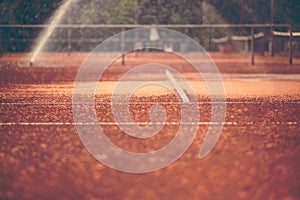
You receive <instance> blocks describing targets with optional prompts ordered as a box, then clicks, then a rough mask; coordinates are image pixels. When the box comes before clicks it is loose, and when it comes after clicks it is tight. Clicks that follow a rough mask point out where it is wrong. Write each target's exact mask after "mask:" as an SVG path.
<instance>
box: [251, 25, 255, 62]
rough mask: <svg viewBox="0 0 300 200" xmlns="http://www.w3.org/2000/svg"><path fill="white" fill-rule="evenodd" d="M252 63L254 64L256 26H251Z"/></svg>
mask: <svg viewBox="0 0 300 200" xmlns="http://www.w3.org/2000/svg"><path fill="white" fill-rule="evenodd" d="M251 65H254V28H253V27H251Z"/></svg>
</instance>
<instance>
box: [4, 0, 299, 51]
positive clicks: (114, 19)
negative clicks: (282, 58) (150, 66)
mask: <svg viewBox="0 0 300 200" xmlns="http://www.w3.org/2000/svg"><path fill="white" fill-rule="evenodd" d="M63 2H64V1H62V0H33V1H25V0H14V1H13V2H12V1H9V0H2V1H0V24H1V25H11V24H21V25H28V24H30V25H31V24H49V23H51V19H52V18H53V16H54V15H55V11H56V10H57V9H58V8H59V7H60V6H61V5H62V4H63ZM299 11H300V2H299V1H298V0H243V1H239V0H230V1H223V0H210V1H207V0H197V1H194V0H126V1H121V0H113V1H111V0H73V1H71V5H70V6H69V7H68V8H67V9H65V10H64V13H63V17H62V19H61V20H60V22H59V23H61V24H224V23H225V24H253V23H256V24H265V23H268V24H273V23H274V24H289V25H291V27H292V29H293V31H300V23H299V22H300V15H299ZM42 29H43V28H41V27H38V28H37V27H24V28H22V27H18V28H8V27H1V28H0V51H1V53H5V52H30V51H32V49H33V46H34V45H35V39H36V38H37V37H38V35H39V33H40V32H41V31H42ZM120 31H121V30H117V29H103V28H102V29H92V28H70V29H67V28H63V29H60V28H59V29H56V30H55V31H54V33H53V34H52V35H51V42H50V43H51V44H52V45H47V49H46V50H51V51H90V50H91V49H93V48H94V47H95V46H96V45H97V44H98V43H99V42H101V41H103V40H104V39H106V38H107V37H109V36H111V35H112V34H114V33H117V32H120ZM179 31H181V32H183V33H185V34H187V35H189V36H190V37H192V38H193V39H195V40H196V41H198V42H199V43H200V44H201V45H202V46H204V48H205V49H206V50H209V51H218V50H220V46H224V45H228V44H230V45H232V44H233V45H234V46H235V48H236V49H239V50H243V51H244V50H248V49H249V48H250V43H249V42H250V41H249V40H248V39H247V38H246V39H243V38H240V39H237V40H235V41H233V40H232V39H229V40H228V38H226V36H228V35H238V36H247V35H250V29H249V28H248V29H247V28H235V29H230V30H229V29H216V28H206V29H179ZM276 31H283V32H287V31H288V30H287V29H286V28H285V27H282V28H280V27H278V28H277V29H276ZM259 32H263V33H264V37H258V39H259V38H260V39H263V40H258V39H257V40H256V41H255V44H256V45H255V46H256V51H260V52H264V51H270V41H271V38H272V37H273V35H272V34H271V32H270V29H269V28H264V29H259V30H255V33H259ZM294 40H295V45H296V46H295V49H298V41H297V38H296V39H294ZM245 41H246V42H245ZM248 43H249V44H248ZM274 43H276V44H277V45H275V46H276V48H275V49H274V51H277V52H282V51H287V50H288V44H287V43H288V37H282V36H281V37H275V40H274ZM57 44H60V45H57ZM221 50H222V47H221ZM223 50H224V49H223Z"/></svg>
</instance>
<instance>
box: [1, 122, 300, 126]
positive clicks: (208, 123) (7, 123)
mask: <svg viewBox="0 0 300 200" xmlns="http://www.w3.org/2000/svg"><path fill="white" fill-rule="evenodd" d="M297 124H298V122H181V123H180V122H155V123H153V122H76V123H75V122H0V126H68V125H83V126H89V125H103V126H114V125H117V126H118V125H129V126H130V125H212V126H219V125H233V126H235V125H297Z"/></svg>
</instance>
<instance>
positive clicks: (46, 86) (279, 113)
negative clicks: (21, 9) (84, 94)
mask: <svg viewBox="0 0 300 200" xmlns="http://www.w3.org/2000/svg"><path fill="white" fill-rule="evenodd" d="M15 56H17V55H14V56H13V57H14V58H12V57H5V58H1V59H0V60H1V65H5V66H4V67H1V68H0V70H1V85H0V99H1V105H0V108H1V112H0V124H1V127H0V199H151V200H152V199H299V198H300V191H299V188H300V170H299V169H300V159H299V155H300V135H299V132H300V127H299V113H300V109H299V99H300V97H299V93H300V92H299V88H300V87H299V80H298V79H296V80H254V81H253V80H250V81H248V80H245V79H241V80H232V79H231V78H229V79H228V80H225V81H224V85H225V89H226V88H227V89H226V90H227V93H226V95H227V96H226V97H227V112H226V121H225V125H224V128H223V131H222V135H221V137H220V140H219V141H218V143H217V145H216V146H215V147H214V149H213V151H212V152H211V153H210V154H209V155H208V156H207V157H205V158H203V159H199V157H198V153H199V149H200V147H201V144H202V143H203V138H204V136H205V134H206V131H207V129H208V124H209V123H210V119H211V114H210V109H211V103H210V99H209V96H208V95H207V92H205V91H204V92H203V90H202V89H199V88H204V86H203V82H201V81H198V82H197V83H194V84H195V88H198V92H196V93H197V97H198V101H199V107H200V113H201V116H200V119H199V121H200V122H203V123H202V124H201V125H199V127H198V132H197V136H196V138H195V140H194V141H193V143H192V145H191V146H190V148H189V149H188V150H187V151H186V152H185V153H184V154H183V156H181V157H180V158H179V159H178V160H177V161H176V162H174V163H173V164H172V165H170V166H168V167H166V168H164V169H161V170H158V171H155V172H151V173H146V174H128V173H124V172H119V171H116V170H114V169H111V168H109V167H107V166H105V165H103V164H101V163H100V162H98V161H97V160H96V159H95V158H93V157H92V156H91V155H90V154H89V153H88V151H87V150H86V149H85V147H84V146H83V144H82V142H81V141H80V139H79V137H78V134H77V131H76V128H75V125H74V121H73V116H72V88H73V86H74V85H73V84H74V83H73V82H72V81H73V79H74V77H75V75H76V71H77V69H78V66H77V64H78V63H79V64H80V59H79V57H80V56H79V57H78V60H74V63H73V65H70V66H64V67H63V68H59V67H58V66H57V67H54V68H46V69H45V68H39V67H38V68H31V69H28V68H18V67H16V66H15V65H14V64H13V63H14V62H15V61H16V60H17V59H16V57H15ZM58 56H62V55H60V54H58ZM81 56H82V57H80V58H82V59H83V58H84V56H83V55H81ZM148 56H149V55H148ZM156 56H159V55H157V54H156ZM160 56H162V57H161V58H164V57H165V55H160ZM212 56H213V55H212ZM218 56H220V55H215V59H216V63H218V61H217V57H218ZM146 57H147V56H146ZM149 57H150V56H149ZM229 57H230V56H229ZM138 58H140V55H139V57H138ZM159 58H160V57H159ZM10 59H11V61H9V60H10ZM130 59H131V60H130ZM220 59H221V60H223V61H222V62H223V63H226V62H227V61H226V59H230V58H223V59H222V58H220ZM277 59H278V58H277ZM3 60H5V63H6V64H3V63H4V61H3ZM162 60H163V59H162ZM246 60H247V61H248V57H247V59H245V61H246ZM257 60H258V59H257ZM283 60H284V61H282V60H281V59H279V60H278V61H276V62H275V63H277V62H278V63H277V65H278V67H274V68H272V69H271V66H273V65H272V64H270V65H268V64H266V63H267V62H271V61H264V62H263V63H264V64H261V65H260V64H259V62H258V64H257V65H255V66H254V67H255V70H253V69H252V68H251V69H248V67H246V65H241V66H243V67H241V69H239V71H238V73H246V72H247V70H253V71H252V72H253V73H261V72H264V71H260V70H259V69H261V70H262V69H264V70H266V71H268V72H272V73H275V72H280V73H281V72H282V73H286V74H287V73H288V74H295V73H296V72H298V71H297V70H299V65H297V64H296V65H295V66H289V65H285V64H282V63H281V62H286V61H287V60H286V59H285V58H284V59H283ZM8 61H9V62H8ZM173 61H174V60H173ZM175 61H176V62H172V60H170V59H168V60H167V61H166V62H168V63H166V64H170V65H171V66H174V68H176V67H177V68H176V69H178V70H179V71H180V70H184V69H185V70H186V72H185V71H183V72H184V76H186V77H187V78H190V77H194V75H193V71H192V70H191V71H189V69H190V68H189V66H185V67H184V68H182V66H181V65H179V64H178V63H180V62H181V61H180V60H176V59H175ZM258 61H259V60H258ZM143 62H147V60H146V59H145V60H142V61H141V60H138V61H136V60H135V59H134V56H132V57H130V56H129V59H128V62H127V64H126V67H124V68H123V69H122V70H119V71H115V70H116V69H120V63H119V61H117V62H116V63H114V65H115V66H114V65H113V66H111V68H110V69H109V70H110V71H108V72H107V73H106V75H105V77H104V78H103V79H102V80H106V81H107V80H117V79H118V78H119V77H120V75H121V74H122V72H125V71H127V70H128V69H130V68H131V67H130V66H131V65H133V63H143ZM272 62H274V60H273V61H272ZM296 62H298V61H297V60H296ZM130 63H132V64H130ZM220 63H221V62H220ZM237 65H238V64H237V63H232V62H229V61H228V63H227V64H224V67H223V70H227V69H229V68H230V70H231V72H234V70H237V69H236V68H235V67H236V66H237ZM280 65H282V66H284V68H283V67H281V68H280V67H279V66H280ZM225 66H228V67H229V68H226V67H225ZM239 66H240V65H239ZM274 66H275V65H274ZM249 67H251V66H249ZM252 67H253V66H252ZM293 67H294V68H293ZM287 68H288V69H289V70H287ZM67 69H68V70H67ZM70 69H71V70H70ZM274 69H276V70H278V71H276V70H275V71H274ZM73 70H74V71H73ZM280 70H285V71H280ZM220 71H222V67H220ZM67 72H68V73H67ZM181 72H182V71H181ZM223 72H224V71H223ZM227 76H229V77H230V75H227ZM191 82H193V80H191ZM37 83H39V84H37ZM41 83H42V84H41ZM104 83H105V84H107V85H106V86H105V88H104V89H101V88H98V90H97V94H96V100H95V102H96V106H95V108H96V112H97V117H98V120H99V121H100V122H112V121H113V120H114V119H113V116H112V113H111V105H110V95H111V94H110V89H109V88H110V87H111V86H109V84H114V82H104ZM155 90H156V88H155ZM264 91H265V92H264ZM148 92H149V93H151V91H148ZM146 93H147V92H141V93H140V95H138V96H135V97H132V98H131V103H132V104H131V105H130V112H131V116H132V118H133V119H134V120H135V121H138V122H147V121H149V116H148V114H147V113H148V110H149V108H150V106H151V105H152V104H153V103H155V102H158V103H162V105H163V106H164V107H165V109H166V110H167V114H168V117H167V121H169V122H179V116H180V109H179V105H178V104H177V103H176V100H175V99H174V95H172V94H171V93H156V92H155V95H153V93H154V92H152V95H149V94H146ZM102 128H103V129H104V131H105V133H106V135H107V136H108V137H109V138H110V140H111V141H112V142H114V143H115V144H117V145H118V146H120V147H122V148H124V149H127V150H129V151H135V152H149V151H151V150H154V149H157V148H160V147H162V146H164V145H166V144H167V143H168V142H169V141H170V140H172V138H173V137H174V134H175V133H176V130H177V128H178V125H166V126H165V127H164V128H163V129H162V131H161V132H160V133H158V134H157V135H155V136H154V137H151V138H149V139H136V138H132V137H129V136H128V135H126V134H125V133H124V132H122V131H121V130H120V129H119V128H118V126H116V125H105V126H104V125H103V126H102ZM187 133H188V130H187Z"/></svg>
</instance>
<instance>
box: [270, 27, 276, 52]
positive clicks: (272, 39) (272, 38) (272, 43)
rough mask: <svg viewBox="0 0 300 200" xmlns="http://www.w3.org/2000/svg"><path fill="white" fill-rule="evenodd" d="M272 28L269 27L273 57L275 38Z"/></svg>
mask: <svg viewBox="0 0 300 200" xmlns="http://www.w3.org/2000/svg"><path fill="white" fill-rule="evenodd" d="M273 31H274V27H273V26H272V27H271V49H270V50H271V56H272V57H273V56H274V51H275V49H274V48H275V37H274V32H273Z"/></svg>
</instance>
